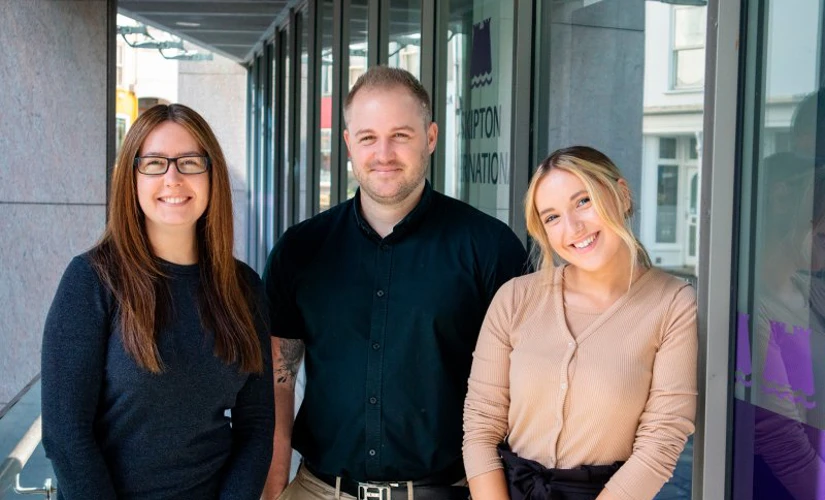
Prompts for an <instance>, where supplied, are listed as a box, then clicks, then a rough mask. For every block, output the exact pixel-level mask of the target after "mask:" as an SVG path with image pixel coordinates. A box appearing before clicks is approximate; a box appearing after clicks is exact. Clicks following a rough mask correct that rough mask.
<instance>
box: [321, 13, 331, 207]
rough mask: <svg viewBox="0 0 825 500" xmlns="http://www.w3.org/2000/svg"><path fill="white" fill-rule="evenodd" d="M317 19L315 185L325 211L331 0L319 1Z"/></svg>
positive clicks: (328, 182)
mask: <svg viewBox="0 0 825 500" xmlns="http://www.w3.org/2000/svg"><path fill="white" fill-rule="evenodd" d="M318 9H319V10H320V13H319V18H320V23H319V26H318V29H319V31H320V34H319V36H318V38H319V39H320V40H321V43H320V44H319V45H320V47H319V54H318V57H319V59H320V60H321V73H320V75H319V85H321V109H320V115H321V116H320V117H319V118H320V122H319V123H320V128H321V143H320V148H319V149H320V154H321V159H320V162H319V164H320V168H321V171H320V172H319V185H318V208H319V209H320V211H322V212H323V211H324V210H326V209H328V208H329V200H330V198H329V193H330V187H331V182H332V181H331V179H332V169H331V165H332V140H331V139H330V137H331V135H332V16H333V13H334V4H333V0H323V1H321V2H319V3H318Z"/></svg>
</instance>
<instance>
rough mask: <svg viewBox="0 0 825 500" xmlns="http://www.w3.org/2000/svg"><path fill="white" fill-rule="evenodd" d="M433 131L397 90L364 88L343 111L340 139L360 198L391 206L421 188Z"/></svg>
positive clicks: (433, 140)
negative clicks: (345, 126)
mask: <svg viewBox="0 0 825 500" xmlns="http://www.w3.org/2000/svg"><path fill="white" fill-rule="evenodd" d="M437 137H438V128H437V127H436V125H435V123H430V124H429V125H428V126H425V118H424V116H423V112H422V109H421V104H420V103H419V101H417V100H416V98H415V97H414V96H413V95H412V94H411V93H410V92H408V91H407V90H405V89H404V88H402V87H394V88H389V89H383V88H378V89H367V88H365V89H363V90H361V91H359V92H358V93H357V94H356V95H355V98H354V99H353V101H352V104H351V105H350V107H349V109H348V110H347V128H346V130H344V140H345V141H346V143H347V148H348V149H349V153H350V157H351V158H352V173H353V175H354V176H355V178H356V179H357V180H358V183H359V184H360V186H361V191H362V193H363V195H365V196H368V197H370V198H371V199H372V200H374V201H376V202H378V203H381V204H383V205H396V204H399V203H401V202H403V201H404V200H406V199H407V198H408V197H409V196H410V195H411V194H412V193H414V192H416V190H417V189H418V188H420V187H421V186H423V184H424V179H425V177H426V175H427V167H428V166H429V156H430V155H431V154H432V152H433V150H434V149H435V143H436V138H437Z"/></svg>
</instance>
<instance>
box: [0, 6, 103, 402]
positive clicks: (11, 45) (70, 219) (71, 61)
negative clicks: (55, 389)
mask: <svg viewBox="0 0 825 500" xmlns="http://www.w3.org/2000/svg"><path fill="white" fill-rule="evenodd" d="M113 5H114V0H77V1H72V2H65V1H60V0H25V1H20V0H0V12H2V15H0V47H2V48H3V56H2V57H0V82H2V84H0V85H1V86H2V89H1V90H0V346H2V347H0V408H2V407H3V406H4V404H5V403H8V402H9V401H10V399H12V398H13V397H14V396H15V395H16V394H17V393H18V392H19V391H20V390H21V389H22V388H23V387H24V386H25V385H26V384H27V383H28V382H29V381H31V380H32V378H33V377H34V376H36V375H37V374H38V373H39V372H40V345H41V338H42V334H43V324H44V322H45V318H46V313H47V312H48V309H49V306H50V304H51V301H52V298H53V297H54V292H55V290H56V288H57V283H58V281H59V279H60V277H61V276H62V273H63V271H64V269H65V268H66V265H67V264H68V263H69V260H71V258H72V256H74V255H77V254H79V253H82V252H83V251H85V250H87V249H88V248H90V247H91V246H92V245H93V244H94V243H95V241H96V240H97V238H98V237H99V236H100V235H101V233H102V231H103V227H104V224H105V220H106V170H107V163H108V162H109V160H108V159H107V155H108V154H109V152H110V151H111V150H112V149H111V148H113V147H114V144H113V143H112V145H111V147H109V144H108V142H109V141H110V140H111V139H112V138H113V135H112V134H110V133H109V132H110V130H109V129H110V128H112V130H113V127H114V124H113V121H112V117H113V116H114V110H108V109H107V106H108V103H109V102H110V95H111V99H112V101H111V102H113V96H114V86H113V85H114V84H113V83H112V84H111V86H110V82H109V81H108V75H109V68H108V60H109V56H110V54H109V46H110V43H109V42H110V40H111V38H110V37H111V36H113V33H114V30H115V26H114V23H115V19H114V16H113V13H114V7H113ZM111 46H112V47H114V44H113V43H112V44H111ZM112 50H113V49H112Z"/></svg>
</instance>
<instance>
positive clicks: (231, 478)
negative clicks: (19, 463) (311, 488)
mask: <svg viewBox="0 0 825 500" xmlns="http://www.w3.org/2000/svg"><path fill="white" fill-rule="evenodd" d="M109 199H110V202H109V220H108V221H107V224H106V229H105V231H104V233H103V236H102V238H101V239H100V241H99V242H98V243H97V245H95V246H94V247H93V248H92V249H91V250H90V251H88V252H87V253H85V254H82V255H80V256H77V257H75V258H74V259H73V260H72V262H71V263H70V264H69V267H68V269H67V270H66V272H65V273H64V275H63V278H62V280H61V282H60V285H59V287H58V290H57V293H56V296H55V298H54V302H53V303H52V306H51V309H50V311H49V315H48V318H47V319H46V327H45V332H44V336H43V354H42V355H43V359H42V398H43V400H42V412H43V446H44V448H45V450H46V454H47V456H48V457H49V458H50V459H51V461H52V464H53V466H54V471H55V475H56V476H57V481H58V498H62V499H70V500H71V499H90V498H96V499H97V498H99V499H115V498H118V499H142V500H143V499H146V500H148V499H179V498H192V499H217V498H221V499H223V498H233V499H234V498H237V499H250V500H252V499H258V498H259V496H260V494H261V491H262V489H263V486H264V482H265V480H266V475H267V471H268V468H269V463H270V459H271V453H272V434H273V426H274V408H273V405H274V404H273V388H272V371H271V370H272V369H271V353H270V347H269V332H268V325H267V323H268V314H267V312H266V309H265V308H266V302H265V299H264V294H263V290H262V285H261V282H260V280H259V279H258V276H257V275H256V274H255V272H254V271H252V270H251V269H250V268H249V267H247V266H246V265H245V264H243V263H241V262H239V261H237V260H235V259H234V258H233V256H232V248H233V241H232V240H233V229H232V200H231V192H230V185H229V174H228V170H227V165H226V160H225V159H224V156H223V153H222V151H221V148H220V146H219V144H218V141H217V139H216V138H215V135H214V134H213V132H212V130H211V129H210V127H209V125H208V124H207V123H206V122H205V121H204V119H203V118H202V117H201V116H200V115H198V114H197V113H196V112H195V111H193V110H191V109H190V108H187V107H186V106H182V105H180V104H172V105H168V106H167V105H158V106H155V107H153V108H151V109H149V110H148V111H146V112H145V113H144V114H142V115H141V116H140V117H139V118H138V119H137V120H136V121H135V123H134V125H133V126H132V128H131V129H130V130H129V132H128V133H127V134H126V137H125V139H124V142H123V146H122V148H121V150H120V154H119V156H118V159H117V163H116V165H115V169H114V172H113V175H112V185H111V195H110V198H109ZM227 410H229V412H228V413H227Z"/></svg>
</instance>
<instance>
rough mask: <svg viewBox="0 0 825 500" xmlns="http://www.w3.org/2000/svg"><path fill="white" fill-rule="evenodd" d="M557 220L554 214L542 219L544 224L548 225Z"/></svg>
mask: <svg viewBox="0 0 825 500" xmlns="http://www.w3.org/2000/svg"><path fill="white" fill-rule="evenodd" d="M558 218H559V216H558V215H556V214H550V215H547V216H545V217H544V223H545V224H550V223H551V222H555V221H556V220H557V219H558Z"/></svg>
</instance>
